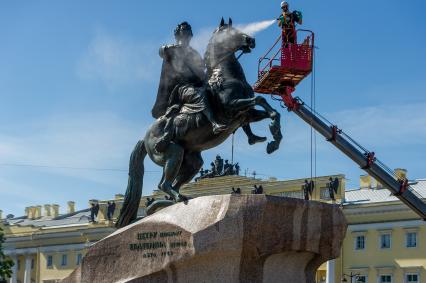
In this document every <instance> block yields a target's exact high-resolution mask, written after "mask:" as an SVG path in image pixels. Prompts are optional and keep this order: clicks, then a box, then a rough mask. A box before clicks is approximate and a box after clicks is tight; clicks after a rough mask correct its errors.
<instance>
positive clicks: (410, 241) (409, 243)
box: [406, 232, 417, 248]
mask: <svg viewBox="0 0 426 283" xmlns="http://www.w3.org/2000/svg"><path fill="white" fill-rule="evenodd" d="M406 247H407V248H415V247H417V233H416V232H408V233H407V234H406Z"/></svg>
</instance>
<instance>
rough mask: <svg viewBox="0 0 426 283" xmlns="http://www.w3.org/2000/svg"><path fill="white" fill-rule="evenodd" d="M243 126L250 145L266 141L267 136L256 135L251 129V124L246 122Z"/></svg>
mask: <svg viewBox="0 0 426 283" xmlns="http://www.w3.org/2000/svg"><path fill="white" fill-rule="evenodd" d="M242 128H243V130H244V133H246V135H247V137H248V143H249V144H250V145H252V144H255V143H259V142H264V141H266V137H259V136H256V135H255V134H253V132H252V131H251V128H250V124H245V125H243V126H242Z"/></svg>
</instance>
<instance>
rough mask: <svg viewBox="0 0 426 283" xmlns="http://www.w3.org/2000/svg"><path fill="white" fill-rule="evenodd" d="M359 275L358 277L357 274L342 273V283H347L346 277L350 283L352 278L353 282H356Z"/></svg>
mask: <svg viewBox="0 0 426 283" xmlns="http://www.w3.org/2000/svg"><path fill="white" fill-rule="evenodd" d="M359 275H360V274H359V273H357V274H353V273H352V272H351V274H345V273H343V276H342V282H348V280H347V279H346V277H349V278H350V279H351V282H352V278H355V280H356V279H358V276H359Z"/></svg>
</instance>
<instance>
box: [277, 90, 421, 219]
mask: <svg viewBox="0 0 426 283" xmlns="http://www.w3.org/2000/svg"><path fill="white" fill-rule="evenodd" d="M281 97H282V98H283V101H284V104H285V105H286V106H287V108H288V110H289V111H293V112H294V113H295V114H296V115H297V116H299V117H300V118H302V120H303V121H305V122H306V123H307V124H309V125H311V126H312V127H313V128H314V129H315V130H316V131H317V132H319V133H320V134H321V135H323V136H324V137H325V138H326V139H327V140H328V141H329V142H331V143H332V144H333V145H334V146H335V147H337V148H338V149H339V150H340V151H341V152H343V153H344V154H345V155H346V156H348V157H349V158H350V159H352V160H353V161H354V162H355V163H357V164H358V165H359V166H360V167H361V168H362V169H363V170H365V171H366V172H367V173H368V174H370V175H371V176H372V177H374V178H375V179H376V180H377V181H379V182H380V183H381V184H382V185H383V186H384V187H386V188H387V189H388V190H390V191H391V192H392V194H393V195H394V196H396V197H397V198H399V199H400V200H401V201H402V202H403V203H405V204H406V205H407V206H408V207H410V208H411V209H412V210H413V211H414V212H416V213H417V214H418V215H419V216H420V217H421V218H422V219H424V220H426V203H425V202H424V201H423V200H422V196H420V195H419V194H418V193H417V192H416V191H415V190H414V189H412V188H411V187H410V186H409V185H408V182H407V180H406V179H405V180H401V179H400V180H398V179H397V178H396V177H395V175H394V174H393V172H392V171H391V170H389V168H387V167H386V166H385V165H384V164H383V163H381V162H380V161H378V160H377V159H376V158H375V156H374V152H370V151H368V150H366V149H365V148H363V147H361V146H359V145H358V144H357V143H356V142H355V141H354V140H353V139H351V138H350V137H349V136H348V135H346V134H344V133H343V132H342V131H341V130H340V129H338V128H337V126H335V125H333V124H331V123H330V122H328V121H327V120H326V119H325V118H323V117H322V116H320V115H319V114H318V113H316V112H315V111H314V110H313V109H311V108H309V107H308V106H306V105H305V104H304V102H303V101H302V100H301V99H300V98H293V97H291V95H289V94H285V95H281Z"/></svg>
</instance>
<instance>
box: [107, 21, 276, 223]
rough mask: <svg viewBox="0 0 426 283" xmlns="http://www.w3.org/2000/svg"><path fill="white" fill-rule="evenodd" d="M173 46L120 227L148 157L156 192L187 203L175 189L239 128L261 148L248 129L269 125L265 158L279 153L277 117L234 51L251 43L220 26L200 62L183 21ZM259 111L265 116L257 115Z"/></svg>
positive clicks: (133, 166)
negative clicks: (156, 175) (158, 172)
mask: <svg viewBox="0 0 426 283" xmlns="http://www.w3.org/2000/svg"><path fill="white" fill-rule="evenodd" d="M175 38H176V44H174V45H168V46H163V47H161V48H160V56H161V57H162V58H163V66H162V72H161V78H160V86H159V90H158V94H157V100H156V103H155V105H154V108H153V110H152V114H153V117H154V118H156V121H155V122H154V123H153V124H152V125H151V127H150V128H149V129H148V130H147V132H146V134H145V137H144V138H143V139H142V140H140V141H139V142H138V143H137V144H136V146H135V148H134V150H133V152H132V154H131V156H130V163H129V179H128V185H127V190H126V195H125V198H124V202H123V207H122V209H121V212H120V216H119V219H118V221H117V223H116V226H117V227H124V226H126V225H128V224H130V223H131V222H132V221H134V220H135V219H136V217H137V211H138V208H139V202H140V199H141V196H142V184H143V175H144V165H143V161H144V158H145V156H146V155H148V156H149V157H150V158H151V160H152V161H153V162H154V163H155V164H157V165H159V166H161V167H163V176H162V178H161V181H160V183H159V185H158V188H159V189H160V190H161V191H163V192H165V193H166V194H168V195H169V196H170V197H171V199H172V200H173V201H174V202H179V201H187V200H188V198H187V197H186V196H184V195H182V194H181V193H180V192H179V190H180V187H181V186H182V185H184V184H186V183H188V182H190V181H191V180H192V179H193V177H194V176H195V175H196V174H197V173H198V171H199V170H200V168H201V167H202V165H203V159H202V157H201V152H202V151H204V150H207V149H210V148H213V147H216V146H218V145H219V144H221V143H223V142H224V141H225V140H226V139H227V138H228V137H229V136H230V135H231V134H232V133H234V132H235V131H236V130H237V129H238V128H240V127H242V128H243V130H244V132H245V133H246V135H247V137H248V142H249V143H250V144H254V143H256V142H263V141H265V140H266V138H264V137H258V136H256V135H254V134H253V133H252V131H251V129H250V123H252V122H257V121H261V120H263V119H266V118H270V119H271V123H270V125H269V128H270V131H271V134H272V137H273V140H272V141H271V142H269V143H268V144H267V149H266V151H267V153H272V152H273V151H275V150H277V149H278V147H279V143H280V141H281V139H282V135H281V127H280V115H279V113H278V112H277V111H276V110H275V109H273V108H272V107H271V106H270V105H269V104H268V103H267V101H266V100H265V99H264V98H263V97H260V96H255V94H254V91H253V89H252V87H251V85H250V84H249V83H248V82H247V80H246V77H245V74H244V71H243V68H242V66H241V65H240V63H239V61H238V58H237V57H236V56H235V53H236V52H237V51H242V52H243V53H249V52H250V51H251V50H252V49H253V48H254V47H255V39H254V38H253V37H251V36H249V35H247V34H244V33H242V32H240V31H239V30H237V29H235V28H234V27H233V26H232V20H231V19H229V21H228V23H227V24H226V23H225V21H224V20H223V19H222V21H221V22H220V25H219V27H218V28H217V29H216V30H215V31H214V32H213V35H212V37H211V38H210V41H209V43H208V46H207V49H206V52H205V55H204V60H203V59H202V58H201V56H200V55H199V54H198V53H197V51H195V50H194V49H193V48H191V47H190V45H189V43H190V40H191V38H192V30H191V26H190V25H189V24H188V23H186V22H184V23H182V24H180V25H178V27H177V28H176V30H175ZM256 106H259V107H261V108H263V110H259V109H255V107H256Z"/></svg>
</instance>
